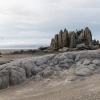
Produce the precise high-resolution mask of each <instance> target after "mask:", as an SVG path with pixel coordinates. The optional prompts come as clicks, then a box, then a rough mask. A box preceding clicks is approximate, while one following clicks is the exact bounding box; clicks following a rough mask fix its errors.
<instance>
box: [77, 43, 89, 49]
mask: <svg viewBox="0 0 100 100" xmlns="http://www.w3.org/2000/svg"><path fill="white" fill-rule="evenodd" d="M76 48H77V50H89V47H88V46H86V45H85V43H83V44H78V45H77V47H76Z"/></svg>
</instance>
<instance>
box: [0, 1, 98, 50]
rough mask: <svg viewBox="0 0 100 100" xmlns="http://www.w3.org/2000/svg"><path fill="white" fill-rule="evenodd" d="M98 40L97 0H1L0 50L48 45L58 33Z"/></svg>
mask: <svg viewBox="0 0 100 100" xmlns="http://www.w3.org/2000/svg"><path fill="white" fill-rule="evenodd" d="M85 27H89V28H90V30H91V31H92V33H93V38H96V39H99V40H100V33H99V32H100V0H0V48H32V47H39V46H42V45H43V46H45V45H49V44H50V41H51V38H52V37H54V35H55V34H56V33H58V32H59V30H60V29H62V30H63V29H64V28H66V29H67V30H68V31H73V30H76V29H82V28H85Z"/></svg>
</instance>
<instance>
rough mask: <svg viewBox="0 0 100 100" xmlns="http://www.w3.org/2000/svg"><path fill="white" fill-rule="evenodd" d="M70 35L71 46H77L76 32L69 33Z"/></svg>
mask: <svg viewBox="0 0 100 100" xmlns="http://www.w3.org/2000/svg"><path fill="white" fill-rule="evenodd" d="M69 35H70V37H69V39H70V45H69V48H75V47H76V39H75V37H76V35H75V32H70V33H69Z"/></svg>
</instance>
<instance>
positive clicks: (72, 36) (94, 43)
mask: <svg viewBox="0 0 100 100" xmlns="http://www.w3.org/2000/svg"><path fill="white" fill-rule="evenodd" d="M81 44H84V48H83V46H82V45H81ZM79 45H80V46H79ZM77 46H78V47H77ZM81 46H82V48H81ZM63 47H67V48H69V50H84V49H87V50H88V49H90V50H92V49H93V50H94V49H98V48H99V47H100V43H99V41H98V40H92V33H91V31H90V30H89V28H88V27H86V28H85V29H81V30H79V31H76V32H74V31H73V32H68V31H67V30H66V29H65V30H64V32H63V31H62V30H61V31H60V32H59V34H56V35H55V37H54V39H52V42H51V45H50V49H52V50H54V49H56V50H59V49H60V50H59V51H61V49H62V48H63ZM75 48H76V49H75Z"/></svg>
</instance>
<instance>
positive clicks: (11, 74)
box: [0, 50, 100, 89]
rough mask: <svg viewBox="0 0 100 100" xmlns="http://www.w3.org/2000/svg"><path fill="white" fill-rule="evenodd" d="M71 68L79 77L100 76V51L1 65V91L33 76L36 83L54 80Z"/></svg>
mask: <svg viewBox="0 0 100 100" xmlns="http://www.w3.org/2000/svg"><path fill="white" fill-rule="evenodd" d="M70 68H71V69H73V71H72V72H73V75H76V76H78V77H79V76H80V77H84V76H85V77H86V76H90V75H93V74H100V50H94V51H80V52H66V53H60V54H49V55H45V56H40V57H32V58H24V59H19V60H15V61H12V62H10V63H7V64H4V65H0V89H4V88H7V87H9V86H14V85H17V84H21V83H23V82H25V81H26V80H27V78H30V77H32V76H34V80H35V81H40V80H41V79H43V78H48V77H49V78H50V77H51V78H53V76H55V75H56V76H57V75H58V73H59V74H60V73H61V72H62V70H66V71H68V70H69V71H70ZM67 77H68V76H66V78H67Z"/></svg>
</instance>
